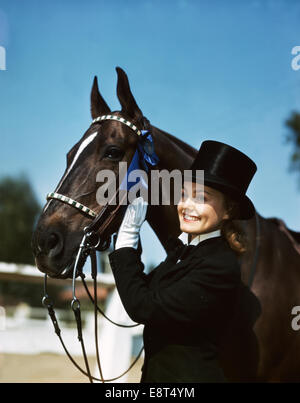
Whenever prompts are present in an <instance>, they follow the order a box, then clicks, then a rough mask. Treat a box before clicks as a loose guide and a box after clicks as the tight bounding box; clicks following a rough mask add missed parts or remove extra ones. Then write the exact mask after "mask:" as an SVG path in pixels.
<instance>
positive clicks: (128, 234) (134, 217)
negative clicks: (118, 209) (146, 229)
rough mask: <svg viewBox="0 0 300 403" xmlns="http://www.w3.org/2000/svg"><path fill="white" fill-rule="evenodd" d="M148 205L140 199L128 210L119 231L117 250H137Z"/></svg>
mask: <svg viewBox="0 0 300 403" xmlns="http://www.w3.org/2000/svg"><path fill="white" fill-rule="evenodd" d="M147 207H148V203H147V202H146V201H145V200H144V199H143V198H142V197H138V198H136V199H134V200H133V202H132V203H131V204H129V206H128V207H127V209H126V213H125V215H124V218H123V221H122V224H121V226H120V229H119V231H118V236H117V240H116V245H115V249H119V248H124V247H131V248H135V249H137V247H138V241H139V233H140V229H141V226H142V224H143V222H144V221H145V217H146V213H147Z"/></svg>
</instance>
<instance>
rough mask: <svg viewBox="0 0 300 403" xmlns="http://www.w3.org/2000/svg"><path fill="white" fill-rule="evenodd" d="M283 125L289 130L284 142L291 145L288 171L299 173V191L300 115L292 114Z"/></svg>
mask: <svg viewBox="0 0 300 403" xmlns="http://www.w3.org/2000/svg"><path fill="white" fill-rule="evenodd" d="M285 124H286V126H287V127H288V128H289V129H290V131H289V133H288V135H287V136H286V141H287V142H289V143H292V144H293V152H292V155H291V159H290V166H289V169H290V171H296V172H298V173H299V183H298V185H299V189H300V113H297V112H292V114H291V116H290V118H289V119H287V120H286V122H285Z"/></svg>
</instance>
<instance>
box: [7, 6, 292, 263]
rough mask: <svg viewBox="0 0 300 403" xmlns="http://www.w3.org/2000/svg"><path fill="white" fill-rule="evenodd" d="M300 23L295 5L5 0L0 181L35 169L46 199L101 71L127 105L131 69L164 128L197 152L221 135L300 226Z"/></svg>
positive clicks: (272, 210)
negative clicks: (293, 116)
mask: <svg viewBox="0 0 300 403" xmlns="http://www.w3.org/2000/svg"><path fill="white" fill-rule="evenodd" d="M299 20H300V3H299V2H298V1H293V0H289V1H284V0H278V1H277V0H265V1H259V0H253V1H251V0H250V1H212V0H211V1H200V0H144V1H143V0H140V1H138V0H127V1H125V0H123V1H122V0H110V1H108V0H107V1H102V0H98V1H96V0H92V1H91V0H90V1H84V2H83V1H76V0H74V1H67V0H65V1H63V0H59V1H58V0H52V1H34V0H26V2H25V1H21V0H1V3H0V46H4V47H5V49H6V57H7V60H6V65H7V70H6V71H0V135H1V145H2V146H1V148H0V175H1V176H2V175H6V174H9V175H16V174H19V173H21V172H24V173H26V174H27V175H28V177H29V178H30V180H31V181H32V184H33V186H34V189H35V191H36V194H37V197H38V198H39V200H40V201H41V203H44V200H45V199H44V198H45V195H46V193H47V192H49V191H51V190H53V189H54V188H55V187H56V184H57V183H58V181H59V179H60V177H61V175H62V173H63V171H64V168H65V154H66V152H67V151H68V150H69V149H70V148H71V147H72V145H73V144H74V143H75V142H77V141H78V140H79V139H80V137H81V136H82V134H83V133H84V131H85V130H86V129H87V127H88V126H89V124H90V122H91V118H90V112H89V110H90V105H89V96H90V90H91V84H92V79H93V77H94V75H98V78H99V83H100V88H101V92H102V94H103V95H104V97H105V99H106V101H107V102H108V104H109V105H110V106H111V108H112V109H119V104H118V101H117V98H116V72H115V67H116V66H121V67H122V68H123V69H125V71H126V72H127V74H128V76H129V79H130V83H131V88H132V91H133V93H134V95H135V97H136V100H137V102H138V104H139V106H140V108H141V109H142V111H143V112H144V114H145V115H146V116H147V117H148V118H149V119H150V121H151V122H152V123H153V124H154V125H155V126H158V127H160V128H161V129H163V130H166V131H168V132H169V133H172V134H173V135H175V136H177V137H179V138H181V139H182V140H184V141H186V142H187V143H189V144H191V145H193V146H194V147H197V148H199V146H200V144H201V143H202V141H204V140H208V139H212V140H218V141H223V142H226V143H229V144H231V145H232V146H234V147H237V148H238V149H240V150H241V151H243V152H245V153H246V154H247V155H249V157H250V158H252V159H253V160H254V161H255V162H256V164H257V166H258V171H257V173H256V175H255V177H254V179H253V181H252V183H251V184H250V186H249V189H248V193H247V194H248V195H249V197H250V198H251V199H252V200H253V202H254V204H255V206H256V208H257V210H258V212H259V213H260V214H261V215H263V216H264V217H273V216H276V217H280V218H281V219H283V220H284V221H285V222H286V223H287V225H288V226H289V227H290V228H292V229H294V230H298V231H300V190H299V188H298V187H297V176H296V175H295V174H291V173H289V171H288V165H289V156H290V153H291V146H290V145H288V144H286V143H285V141H284V138H285V135H286V133H287V129H286V128H285V126H284V121H285V120H286V119H287V118H288V117H289V116H290V113H291V112H292V111H293V110H296V111H300V70H297V71H295V70H293V69H292V68H291V61H292V58H293V56H292V55H291V51H292V48H293V47H294V46H299V45H300V24H299ZM142 236H144V238H145V242H144V248H145V253H144V255H145V260H146V261H147V262H148V261H149V260H151V259H152V260H153V261H154V262H157V263H158V262H159V261H160V260H161V258H162V257H163V256H164V252H163V251H162V248H161V247H160V245H159V243H158V242H157V241H156V240H152V238H153V237H154V235H152V233H151V231H150V230H149V228H148V227H147V225H145V226H144V227H143V230H142ZM153 242H154V244H155V254H153ZM150 243H151V257H149V256H150V255H149V254H148V244H150ZM149 253H150V252H149Z"/></svg>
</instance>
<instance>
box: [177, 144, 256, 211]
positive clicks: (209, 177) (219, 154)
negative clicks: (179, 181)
mask: <svg viewBox="0 0 300 403" xmlns="http://www.w3.org/2000/svg"><path fill="white" fill-rule="evenodd" d="M189 169H190V170H191V171H192V175H191V177H190V179H189V176H185V181H186V180H192V181H193V182H198V178H197V176H196V170H204V185H207V186H210V187H212V188H215V189H217V190H220V191H221V192H223V193H225V194H228V195H230V196H231V197H232V198H233V199H234V200H236V201H238V202H239V206H240V216H239V217H238V218H239V219H250V218H252V217H253V216H254V213H255V208H254V206H253V203H252V202H251V200H250V199H249V198H248V197H247V196H246V194H245V193H246V191H247V189H248V186H249V184H250V182H251V180H252V178H253V176H254V174H255V172H256V171H257V166H256V164H255V163H254V162H253V161H252V160H251V159H250V158H249V157H247V155H246V154H244V153H242V152H241V151H239V150H237V149H236V148H234V147H231V146H229V145H228V144H225V143H221V142H219V141H213V140H207V141H203V143H202V144H201V147H200V149H199V152H198V154H197V156H196V158H195V160H194V162H193V164H192V165H191V167H190V168H189Z"/></svg>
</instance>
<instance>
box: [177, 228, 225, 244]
mask: <svg viewBox="0 0 300 403" xmlns="http://www.w3.org/2000/svg"><path fill="white" fill-rule="evenodd" d="M188 235H189V234H188V233H186V232H182V233H181V235H179V237H178V238H179V239H180V240H181V241H182V242H183V243H184V244H186V245H198V243H199V242H202V241H204V240H205V239H208V238H213V237H216V236H221V230H219V229H217V230H215V231H211V232H207V233H206V234H199V235H197V236H196V237H195V238H194V239H193V240H192V242H190V243H188Z"/></svg>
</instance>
